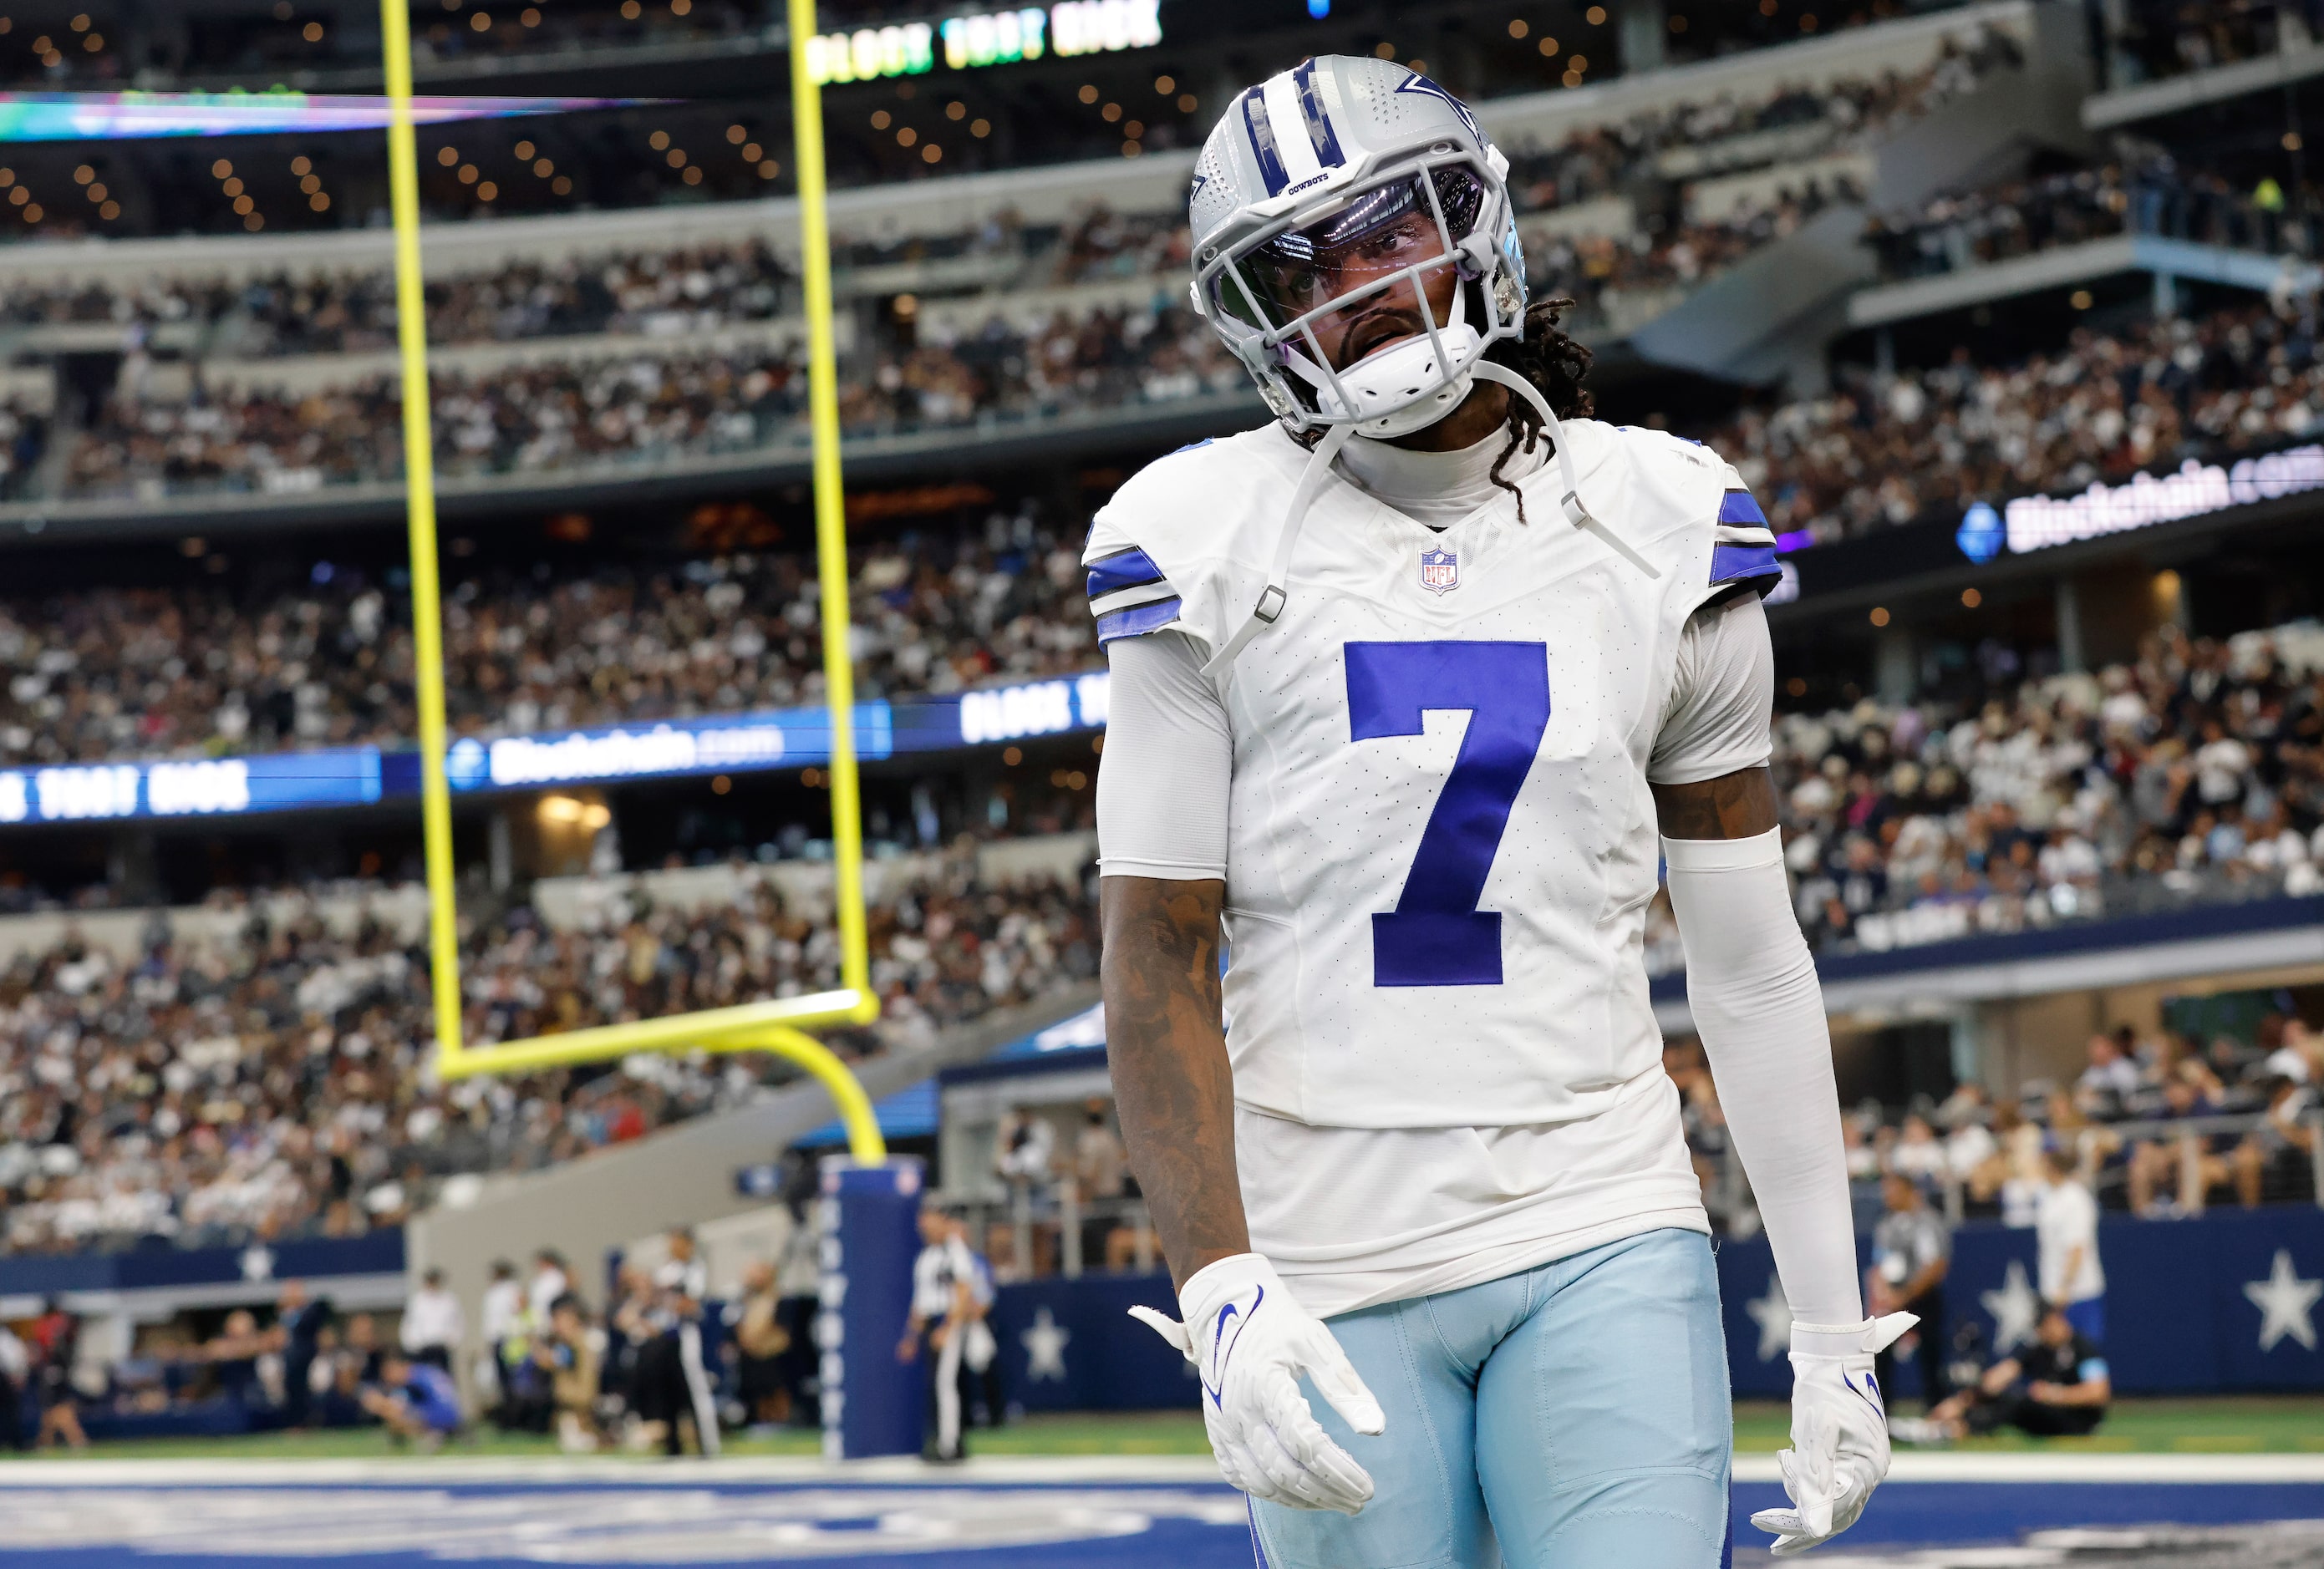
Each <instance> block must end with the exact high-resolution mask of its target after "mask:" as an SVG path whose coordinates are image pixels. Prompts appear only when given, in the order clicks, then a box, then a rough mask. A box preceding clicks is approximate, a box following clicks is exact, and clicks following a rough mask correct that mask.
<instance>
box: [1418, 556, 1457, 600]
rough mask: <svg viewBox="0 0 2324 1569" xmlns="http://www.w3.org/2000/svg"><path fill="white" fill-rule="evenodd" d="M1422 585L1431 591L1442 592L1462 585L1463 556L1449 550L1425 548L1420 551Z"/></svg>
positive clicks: (1434, 592)
mask: <svg viewBox="0 0 2324 1569" xmlns="http://www.w3.org/2000/svg"><path fill="white" fill-rule="evenodd" d="M1420 586H1421V587H1422V588H1425V589H1426V590H1427V591H1428V592H1430V593H1433V594H1441V593H1443V592H1444V591H1445V590H1447V589H1455V588H1459V587H1460V586H1461V558H1460V557H1459V556H1457V555H1453V554H1452V552H1451V551H1449V550H1424V551H1422V552H1421V553H1420Z"/></svg>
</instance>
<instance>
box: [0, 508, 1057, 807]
mask: <svg viewBox="0 0 2324 1569" xmlns="http://www.w3.org/2000/svg"><path fill="white" fill-rule="evenodd" d="M856 560H857V562H858V565H857V567H856V569H855V581H854V624H855V627H856V653H857V660H858V665H857V668H858V671H859V675H858V682H859V688H858V689H859V691H862V693H865V694H866V695H869V696H905V695H911V694H915V693H951V692H958V691H961V690H963V689H964V688H966V687H970V686H974V685H978V684H983V683H987V682H991V681H997V680H1003V679H1009V680H1021V679H1027V678H1031V677H1036V676H1046V675H1055V674H1067V673H1070V672H1073V671H1076V670H1083V669H1086V668H1089V667H1090V666H1091V665H1093V664H1094V663H1095V660H1096V647H1095V640H1094V638H1093V635H1092V633H1091V630H1090V626H1089V615H1088V610H1087V609H1086V601H1084V598H1083V595H1082V573H1081V570H1080V564H1079V555H1078V554H1077V552H1076V551H1075V550H1074V548H1073V547H1071V546H1068V545H1067V544H1065V542H1063V541H1061V540H1060V539H1059V538H1057V537H1056V535H1055V534H1053V533H1051V532H1050V531H1048V530H1047V529H1046V528H1040V527H1038V526H1037V524H1036V523H1035V521H1034V519H1033V518H1032V517H1031V516H1029V515H1025V514H1020V515H1019V516H1018V517H1015V518H1005V517H1001V516H1000V515H998V514H996V515H995V516H994V517H993V518H991V519H990V520H989V523H988V527H987V528H986V529H985V531H984V533H983V535H982V537H974V536H971V537H956V536H933V537H920V536H918V535H908V536H906V537H903V538H901V539H899V540H897V541H893V542H890V543H885V544H881V545H879V546H873V547H872V548H871V549H870V550H868V551H863V552H862V553H860V554H859V555H857V557H856ZM812 572H813V562H812V559H811V558H809V557H807V556H803V555H788V554H763V555H761V554H748V553H745V554H738V555H729V556H718V557H713V558H710V559H708V560H697V561H694V562H689V563H687V564H685V565H683V566H682V567H677V568H673V569H670V570H668V571H653V570H639V571H623V570H620V569H616V568H611V567H608V568H604V569H601V570H600V571H598V572H597V573H593V574H591V575H587V576H582V577H577V578H567V579H562V580H558V579H544V577H542V576H536V575H534V574H530V573H513V572H494V573H480V574H477V575H474V576H469V577H466V578H464V579H456V580H455V581H453V582H452V583H450V584H449V585H447V590H446V594H445V615H444V628H445V656H446V659H447V671H448V674H449V680H448V682H447V687H448V689H449V690H448V692H447V697H448V700H449V702H450V703H451V722H452V724H453V727H454V728H455V729H457V730H459V731H462V732H465V733H468V734H490V733H518V734H522V733H528V732H531V731H536V730H540V729H558V728H561V727H566V726H575V725H589V724H599V723H613V722H615V721H628V720H647V719H661V718H678V717H687V716H690V715H696V714H715V713H733V712H739V711H745V710H750V709H758V708H779V707H788V706H792V705H795V704H800V703H812V702H821V701H822V694H823V677H822V654H821V647H820V644H819V643H818V642H817V638H819V637H820V632H819V630H818V628H819V626H820V624H821V623H820V610H819V608H818V601H817V597H816V596H817V592H818V590H817V585H816V580H815V579H814V578H813V577H812V576H811V575H810V574H811V573H812ZM404 583H405V579H404V577H403V574H402V573H401V572H398V573H394V574H393V586H392V587H391V586H390V585H388V584H384V583H378V582H374V581H373V580H372V579H370V578H368V577H366V576H365V575H364V573H360V572H357V571H355V570H352V569H337V568H333V567H331V566H330V565H328V564H318V567H317V568H316V569H315V570H314V571H313V572H312V573H310V574H309V582H308V583H305V584H302V585H301V586H300V587H299V588H298V589H297V590H296V591H294V592H282V593H275V594H268V595H262V596H259V597H255V598H247V599H246V598H242V597H239V596H237V595H235V594H234V593H232V592H227V591H226V590H222V589H212V588H208V587H205V586H203V585H201V584H200V583H198V582H196V583H181V584H176V585H172V586H171V587H167V588H147V589H128V588H106V589H98V590H93V591H89V592H82V593H68V594H52V595H44V596H42V597H41V598H40V599H38V600H29V599H20V600H16V601H13V602H11V601H6V600H5V599H0V672H5V674H6V675H7V678H8V681H7V686H6V688H5V693H0V762H5V763H57V762H87V761H97V760H100V759H103V758H106V757H124V756H134V757H156V756H162V755H179V756H197V755H218V754H223V753H231V752H241V751H268V750H279V749H282V748H296V747H302V746H323V745H334V746H336V745H344V744H350V743H359V742H364V741H374V742H378V743H382V744H385V745H401V744H404V742H405V741H406V740H407V739H408V738H410V737H411V736H413V735H415V734H417V733H418V732H417V730H416V729H415V725H416V720H415V718H414V714H413V711H412V707H411V702H412V699H411V671H412V653H411V618H410V597H409V593H408V591H407V589H406V588H405V587H404V586H403V584H404ZM189 651H198V652H195V653H193V654H192V656H191V657H189Z"/></svg>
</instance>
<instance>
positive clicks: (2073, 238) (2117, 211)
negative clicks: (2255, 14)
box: [1865, 157, 2318, 279]
mask: <svg viewBox="0 0 2324 1569" xmlns="http://www.w3.org/2000/svg"><path fill="white" fill-rule="evenodd" d="M2312 207H2313V201H2312V197H2311V198H2310V199H2307V200H2301V201H2297V202H2295V201H2294V200H2293V199H2292V197H2290V196H2289V195H2287V193H2286V192H2285V191H2284V189H2283V188H2282V186H2281V185H2279V184H2278V183H2277V182H2276V181H2274V180H2273V179H2268V180H2264V181H2262V182H2261V183H2260V184H2259V185H2258V186H2257V187H2256V188H2254V189H2253V190H2251V191H2248V192H2246V191H2239V190H2236V189H2235V188H2232V187H2230V186H2229V185H2228V184H2227V181H2225V180H2224V179H2220V178H2219V177H2218V175H2216V174H2209V173H2204V172H2199V171H2196V172H2189V171H2182V170H2180V169H2179V168H2178V167H2177V166H2176V164H2175V162H2174V161H2172V160H2171V159H2170V158H2168V157H2160V158H2155V159H2153V160H2151V161H2146V162H2144V163H2143V164H2140V165H2138V166H2136V167H2134V168H2129V169H2126V168H2125V167H2124V166H2123V165H2121V164H2115V163H2110V164H2107V165H2105V166H2103V167H2100V168H2098V169H2083V170H2070V171H2067V172H2062V173H2056V174H2049V175H2044V176H2042V177H2040V178H2038V179H2022V180H2013V181H2011V182H2009V183H2007V184H2005V185H1999V186H1993V187H1987V188H1981V189H1977V190H1971V191H1966V192H1960V193H1951V194H1947V195H1944V196H1940V197H1934V198H1932V199H1931V200H1930V201H1928V202H1926V203H1924V204H1923V205H1922V206H1919V207H1917V208H1915V209H1913V210H1911V211H1906V212H1897V213H1888V214H1883V215H1877V216H1875V217H1874V218H1873V219H1872V220H1871V222H1870V224H1869V225H1868V226H1867V230H1866V234H1865V243H1867V244H1868V245H1870V246H1871V247H1872V249H1873V252H1874V253H1875V254H1876V255H1877V257H1878V259H1879V262H1880V271H1881V275H1882V276H1883V277H1884V278H1888V279H1902V278H1918V277H1925V276H1928V275H1930V274H1933V273H1940V272H1949V271H1957V270H1959V269H1960V268H1964V267H1974V266H1982V265H1984V264H1986V263H1988V262H1993V261H2006V260H2007V259H2009V258H2011V257H2014V256H2024V255H2031V254H2033V252H2037V251H2046V250H2049V249H2051V248H2052V247H2053V246H2059V245H2071V244H2078V243H2080V242H2082V241H2085V240H2095V239H2098V238H2100V237H2102V236H2105V235H2108V234H2157V235H2163V236H2165V237H2168V238H2171V239H2176V240H2191V241H2194V242H2196V243H2199V244H2206V245H2218V246H2223V247H2227V248H2229V249H2237V250H2246V251H2258V252H2266V253H2268V254H2270V255H2278V256H2282V255H2292V256H2299V257H2303V258H2313V257H2314V256H2315V255H2316V254H2317V252H2318V244H2317V234H2316V228H2315V220H2314V218H2313V217H2312V216H2311V211H2312Z"/></svg>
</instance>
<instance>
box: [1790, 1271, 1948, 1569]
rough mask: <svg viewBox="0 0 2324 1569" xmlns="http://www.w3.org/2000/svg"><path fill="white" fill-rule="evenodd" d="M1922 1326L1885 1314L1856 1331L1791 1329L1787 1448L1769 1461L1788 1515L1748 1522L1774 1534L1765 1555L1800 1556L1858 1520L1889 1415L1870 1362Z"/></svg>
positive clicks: (1883, 1453)
mask: <svg viewBox="0 0 2324 1569" xmlns="http://www.w3.org/2000/svg"><path fill="white" fill-rule="evenodd" d="M1920 1321H1921V1320H1920V1317H1919V1316H1918V1315H1916V1314H1912V1313H1891V1314H1889V1315H1887V1316H1886V1317H1883V1318H1867V1319H1866V1320H1865V1321H1864V1322H1863V1323H1861V1324H1841V1325H1821V1324H1794V1325H1793V1326H1792V1446H1791V1447H1790V1448H1789V1449H1786V1450H1784V1451H1783V1452H1781V1453H1780V1454H1777V1455H1776V1456H1775V1459H1776V1461H1777V1463H1780V1464H1781V1465H1782V1466H1783V1468H1784V1491H1785V1492H1787V1493H1789V1494H1790V1495H1791V1499H1792V1507H1791V1508H1790V1509H1761V1510H1760V1511H1759V1512H1758V1513H1757V1514H1755V1515H1753V1516H1752V1517H1751V1523H1752V1524H1753V1525H1755V1526H1757V1527H1758V1528H1760V1529H1761V1530H1763V1531H1769V1532H1772V1533H1774V1535H1775V1546H1772V1547H1770V1548H1769V1549H1768V1551H1769V1552H1771V1553H1773V1554H1775V1555H1777V1556H1778V1557H1782V1556H1785V1555H1790V1554H1793V1553H1804V1552H1806V1551H1807V1550H1808V1549H1809V1548H1810V1547H1812V1546H1816V1545H1817V1544H1818V1543H1820V1542H1828V1541H1830V1540H1831V1538H1832V1537H1837V1536H1838V1535H1840V1532H1842V1531H1844V1530H1846V1529H1848V1528H1849V1527H1850V1526H1852V1525H1854V1524H1855V1523H1856V1519H1857V1517H1858V1515H1860V1514H1862V1513H1863V1512H1864V1506H1865V1504H1866V1503H1867V1502H1868V1501H1869V1500H1871V1497H1872V1490H1873V1489H1874V1488H1876V1487H1878V1486H1879V1485H1880V1481H1881V1479H1882V1478H1883V1477H1885V1476H1886V1475H1887V1474H1888V1413H1887V1411H1886V1408H1884V1407H1883V1406H1882V1405H1881V1402H1880V1383H1879V1381H1878V1380H1877V1379H1875V1378H1874V1377H1873V1376H1872V1356H1873V1353H1875V1352H1880V1351H1886V1349H1888V1347H1889V1346H1891V1345H1893V1344H1895V1342H1896V1339H1897V1337H1898V1336H1899V1335H1903V1334H1904V1331H1906V1330H1908V1329H1910V1328H1912V1327H1913V1326H1914V1325H1915V1324H1918V1323H1919V1322H1920Z"/></svg>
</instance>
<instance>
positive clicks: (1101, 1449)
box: [33, 1395, 2324, 1463]
mask: <svg viewBox="0 0 2324 1569" xmlns="http://www.w3.org/2000/svg"><path fill="white" fill-rule="evenodd" d="M1788 1420H1789V1418H1788V1416H1787V1415H1786V1411H1785V1408H1784V1407H1783V1406H1781V1405H1779V1404H1776V1403H1774V1402H1761V1401H1755V1402H1751V1403H1748V1404H1745V1405H1740V1406H1738V1407H1737V1408H1736V1412H1735V1446H1736V1448H1738V1450H1741V1451H1742V1452H1744V1453H1745V1454H1771V1453H1773V1452H1774V1451H1775V1450H1777V1449H1780V1448H1782V1447H1783V1446H1784V1442H1785V1439H1784V1427H1785V1424H1786V1422H1787V1421H1788ZM969 1447H970V1450H971V1452H972V1453H973V1454H1203V1453H1204V1451H1205V1450H1206V1448H1207V1447H1208V1445H1206V1444H1205V1443H1204V1441H1203V1422H1202V1418H1201V1417H1200V1416H1199V1415H1197V1414H1196V1413H1194V1412H1193V1411H1186V1412H1175V1411H1163V1412H1138V1413H1127V1414H1122V1415H1089V1416H1053V1417H1031V1418H1026V1419H1025V1420H1024V1421H1022V1422H1019V1423H1018V1424H1017V1425H1016V1426H1014V1427H1006V1428H1003V1429H1001V1431H1000V1432H997V1433H992V1432H984V1431H981V1430H980V1431H977V1432H974V1433H972V1434H971V1435H970V1437H969ZM1959 1447H1960V1448H1962V1449H1965V1450H1978V1449H2025V1450H2033V1449H2048V1450H2057V1451H2066V1452H2073V1451H2082V1452H2090V1451H2096V1452H2098V1453H2120V1454H2298V1453H2310V1454H2313V1453H2324V1399H2317V1398H2314V1397H2302V1396H2289V1395H2287V1396H2249V1397H2241V1398H2237V1399H2172V1400H2125V1401H2121V1402H2119V1403H2117V1404H2116V1407H2115V1408H2114V1411H2113V1413H2112V1414H2111V1415H2110V1416H2109V1417H2108V1418H2107V1424H2106V1426H2105V1427H2102V1428H2100V1429H2099V1430H2098V1432H2097V1433H2095V1434H2093V1435H2091V1436H2089V1437H2087V1438H2053V1439H2046V1440H2037V1439H2032V1438H2024V1437H2017V1436H2009V1437H1997V1438H1988V1439H1975V1440H1971V1441H1970V1442H1969V1443H1966V1444H1963V1445H1960V1446H1959ZM726 1452H727V1453H728V1454H740V1455H798V1456H809V1455H814V1454H819V1453H820V1452H821V1445H820V1441H819V1440H818V1438H817V1436H816V1435H815V1434H813V1433H807V1432H785V1433H781V1434H778V1435H775V1436H770V1437H750V1436H734V1437H731V1438H729V1439H728V1440H727V1444H726ZM51 1453H52V1454H53V1453H57V1452H51ZM80 1453H81V1454H82V1455H83V1456H84V1457H90V1458H94V1457H106V1456H110V1457H116V1458H124V1459H126V1458H137V1459H148V1460H194V1459H205V1460H219V1459H236V1458H241V1459H266V1460H291V1459H311V1460H348V1459H374V1458H390V1457H392V1456H395V1455H398V1454H409V1453H410V1451H408V1450H402V1449H398V1448H395V1447H392V1446H391V1445H390V1444H389V1443H388V1440H387V1438H386V1436H384V1435H383V1434H382V1433H380V1432H379V1431H378V1430H377V1429H375V1428H374V1429H359V1430H355V1431H344V1432H333V1433H302V1434H285V1433H268V1434H262V1435H257V1436H252V1437H246V1438H198V1439H167V1440H158V1441H153V1442H147V1443H136V1444H100V1445H96V1446H94V1447H93V1448H90V1449H88V1450H85V1451H81V1452H80ZM445 1453H447V1454H456V1455H457V1454H480V1455H493V1456H510V1455H529V1454H538V1455H550V1454H556V1453H557V1447H556V1445H554V1444H553V1443H551V1442H550V1441H549V1440H548V1439H546V1438H532V1437H511V1436H504V1435H502V1434H498V1433H493V1432H492V1431H490V1430H489V1429H487V1430H484V1431H483V1432H480V1433H478V1434H477V1435H475V1436H472V1437H470V1438H466V1439H464V1440H462V1441H461V1442H460V1443H458V1444H457V1445H454V1446H453V1447H452V1448H451V1449H449V1450H447V1451H446V1452H445ZM39 1458H40V1457H37V1456H36V1457H33V1460H34V1463H37V1461H38V1459H39Z"/></svg>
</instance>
